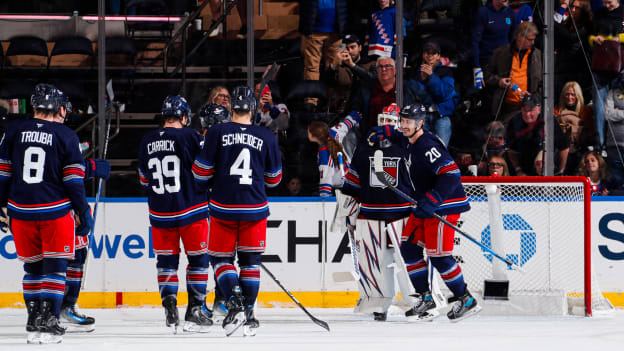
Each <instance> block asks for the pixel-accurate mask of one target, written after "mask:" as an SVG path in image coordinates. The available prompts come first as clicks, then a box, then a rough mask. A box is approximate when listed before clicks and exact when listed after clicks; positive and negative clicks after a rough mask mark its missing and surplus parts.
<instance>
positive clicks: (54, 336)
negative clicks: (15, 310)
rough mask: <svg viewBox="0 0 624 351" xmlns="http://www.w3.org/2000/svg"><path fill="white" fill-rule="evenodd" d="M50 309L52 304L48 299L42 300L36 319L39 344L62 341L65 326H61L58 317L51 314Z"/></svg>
mask: <svg viewBox="0 0 624 351" xmlns="http://www.w3.org/2000/svg"><path fill="white" fill-rule="evenodd" d="M51 310H52V304H51V303H50V302H49V301H43V303H42V304H41V314H40V316H39V318H37V321H36V325H37V327H38V328H39V333H40V337H39V343H40V344H58V343H60V342H61V341H63V334H65V328H63V327H61V325H60V324H59V320H58V318H56V316H55V315H53V314H52V311H51Z"/></svg>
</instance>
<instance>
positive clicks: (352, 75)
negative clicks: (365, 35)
mask: <svg viewBox="0 0 624 351" xmlns="http://www.w3.org/2000/svg"><path fill="white" fill-rule="evenodd" d="M342 43H343V45H344V48H343V49H341V50H340V51H338V55H336V58H335V59H334V63H332V64H330V65H329V69H328V71H327V73H328V78H329V81H330V82H329V83H330V84H331V85H332V86H333V87H334V94H335V96H334V97H333V98H332V99H331V102H330V110H332V111H336V112H337V113H343V112H345V105H346V104H347V101H349V97H350V96H351V93H352V92H353V91H355V90H357V89H359V88H360V86H361V84H362V81H365V84H367V85H368V84H370V82H372V81H374V80H375V78H376V76H377V72H376V71H375V61H373V60H370V59H368V57H364V58H363V57H362V55H361V53H362V42H361V41H360V38H358V37H357V36H356V35H354V34H347V35H346V36H345V37H344V38H343V39H342Z"/></svg>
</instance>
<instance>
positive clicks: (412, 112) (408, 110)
mask: <svg viewBox="0 0 624 351" xmlns="http://www.w3.org/2000/svg"><path fill="white" fill-rule="evenodd" d="M399 117H401V118H407V119H413V120H416V121H417V122H418V121H422V120H424V119H425V117H427V108H426V107H425V106H424V105H422V104H414V105H407V106H405V107H403V108H402V109H401V112H399Z"/></svg>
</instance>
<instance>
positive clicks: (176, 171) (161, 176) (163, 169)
mask: <svg viewBox="0 0 624 351" xmlns="http://www.w3.org/2000/svg"><path fill="white" fill-rule="evenodd" d="M147 167H149V169H150V170H152V169H153V170H154V171H153V172H152V178H153V179H154V180H155V181H156V182H157V183H158V184H156V185H152V190H154V192H155V193H156V194H159V195H162V194H164V193H165V191H167V192H168V193H177V192H178V191H180V159H179V158H178V156H176V155H167V156H165V157H163V159H162V161H161V160H159V159H158V158H156V157H154V158H150V159H149V161H148V162H147ZM165 178H168V179H172V181H171V182H168V183H173V184H172V185H171V184H166V183H165Z"/></svg>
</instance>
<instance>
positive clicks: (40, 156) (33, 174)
mask: <svg viewBox="0 0 624 351" xmlns="http://www.w3.org/2000/svg"><path fill="white" fill-rule="evenodd" d="M45 157H46V152H45V150H43V149H42V148H40V147H37V146H29V147H28V148H26V151H24V169H23V170H22V179H23V180H24V182H26V183H27V184H37V183H41V182H42V181H43V168H44V167H45Z"/></svg>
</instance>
